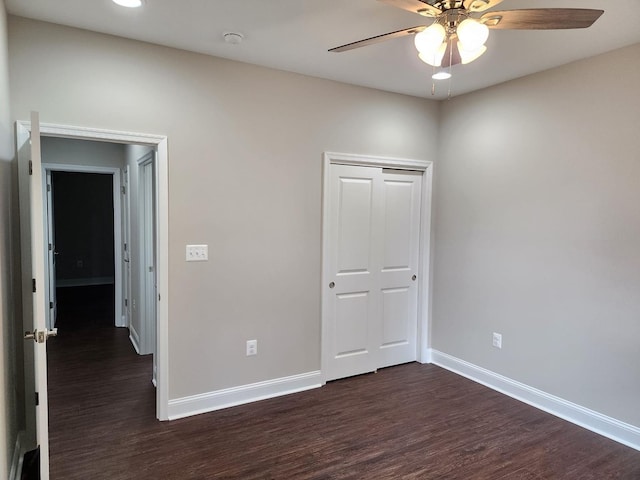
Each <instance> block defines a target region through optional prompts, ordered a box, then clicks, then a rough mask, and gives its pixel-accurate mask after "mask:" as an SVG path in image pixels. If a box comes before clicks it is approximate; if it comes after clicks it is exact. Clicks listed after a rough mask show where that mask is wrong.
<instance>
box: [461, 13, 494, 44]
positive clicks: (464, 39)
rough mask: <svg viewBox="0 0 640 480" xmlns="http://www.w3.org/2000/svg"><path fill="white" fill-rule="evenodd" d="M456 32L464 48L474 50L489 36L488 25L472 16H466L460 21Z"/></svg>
mask: <svg viewBox="0 0 640 480" xmlns="http://www.w3.org/2000/svg"><path fill="white" fill-rule="evenodd" d="M456 33H457V34H458V39H459V40H460V43H462V45H463V46H464V49H465V50H468V51H476V50H478V49H479V48H480V47H481V46H482V45H484V44H485V42H486V41H487V39H488V38H489V27H487V26H486V25H485V24H484V23H480V22H478V21H477V20H474V19H473V18H467V19H465V20H463V21H462V22H460V25H458V28H457V30H456Z"/></svg>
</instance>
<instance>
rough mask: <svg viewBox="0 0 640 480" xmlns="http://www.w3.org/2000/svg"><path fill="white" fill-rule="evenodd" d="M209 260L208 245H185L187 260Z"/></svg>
mask: <svg viewBox="0 0 640 480" xmlns="http://www.w3.org/2000/svg"><path fill="white" fill-rule="evenodd" d="M207 260H209V245H187V262H206V261H207Z"/></svg>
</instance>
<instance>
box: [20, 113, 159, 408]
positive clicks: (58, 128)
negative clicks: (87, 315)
mask: <svg viewBox="0 0 640 480" xmlns="http://www.w3.org/2000/svg"><path fill="white" fill-rule="evenodd" d="M17 123H18V124H19V125H21V126H23V127H24V128H26V129H27V130H28V131H29V132H30V131H31V122H25V121H18V122H17ZM40 134H41V135H44V136H49V137H64V138H76V139H81V140H99V141H107V142H113V143H130V144H137V145H147V146H151V147H154V148H155V149H156V151H157V157H156V158H157V166H158V213H157V218H158V225H157V226H156V229H157V234H158V240H157V242H158V243H157V245H158V252H157V257H158V265H157V281H158V303H157V311H156V315H157V321H158V329H157V337H156V342H157V344H156V353H157V356H158V376H157V382H158V388H157V389H156V417H157V418H158V419H159V420H168V419H169V156H168V155H169V152H168V146H167V137H166V136H164V135H151V134H146V133H134V132H121V131H115V130H104V129H98V128H88V127H77V126H68V125H54V124H50V123H43V124H40Z"/></svg>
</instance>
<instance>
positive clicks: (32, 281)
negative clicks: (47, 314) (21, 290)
mask: <svg viewBox="0 0 640 480" xmlns="http://www.w3.org/2000/svg"><path fill="white" fill-rule="evenodd" d="M31 289H32V291H33V293H36V279H35V278H32V279H31Z"/></svg>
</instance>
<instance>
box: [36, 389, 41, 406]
mask: <svg viewBox="0 0 640 480" xmlns="http://www.w3.org/2000/svg"><path fill="white" fill-rule="evenodd" d="M35 393H36V407H37V406H38V405H40V394H39V393H38V392H35Z"/></svg>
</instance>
